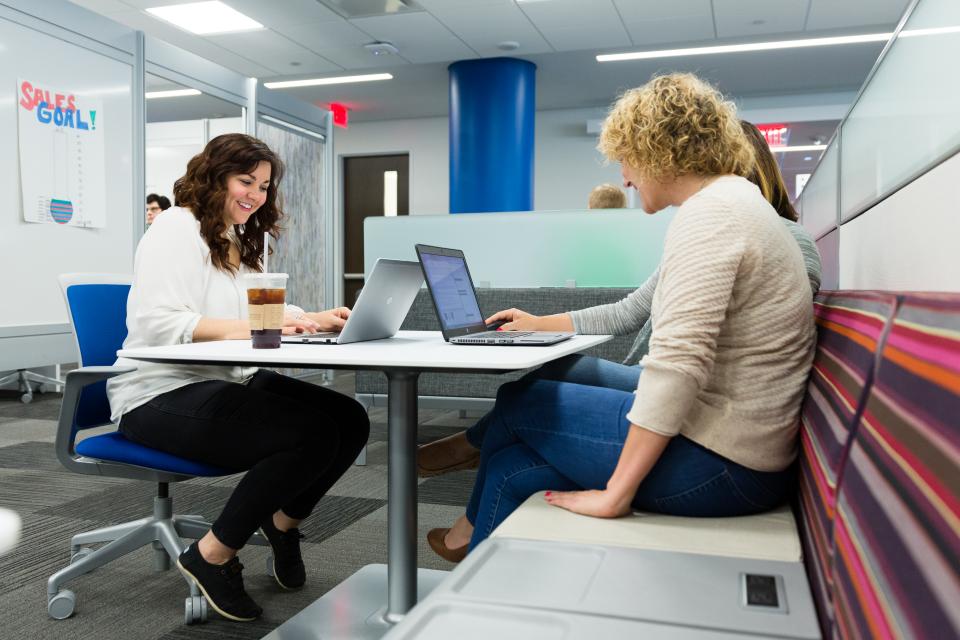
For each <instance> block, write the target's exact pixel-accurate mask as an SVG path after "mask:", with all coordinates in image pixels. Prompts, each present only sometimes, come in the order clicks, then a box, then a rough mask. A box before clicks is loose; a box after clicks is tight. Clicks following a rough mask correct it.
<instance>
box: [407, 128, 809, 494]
mask: <svg viewBox="0 0 960 640" xmlns="http://www.w3.org/2000/svg"><path fill="white" fill-rule="evenodd" d="M740 126H741V127H742V129H743V132H744V134H746V136H747V139H748V140H749V141H750V143H751V145H752V146H753V151H754V158H755V163H754V165H753V168H752V170H751V171H750V172H749V174H748V175H747V176H745V177H746V178H747V179H748V180H750V182H752V183H754V184H755V185H757V187H758V188H759V189H760V192H761V193H762V194H763V197H764V198H766V200H767V202H769V203H770V204H771V206H773V208H774V209H776V211H777V214H778V215H779V216H780V220H781V222H782V223H783V224H784V225H786V227H787V230H788V231H790V234H791V235H792V236H793V239H794V240H796V242H797V245H798V246H799V247H800V251H801V253H802V254H803V261H804V265H805V267H806V270H807V280H808V282H809V284H810V290H811V294H810V295H811V297H813V296H815V295H816V294H817V291H819V290H820V274H821V264H820V253H819V252H818V251H817V245H816V243H815V242H814V240H813V237H812V236H811V235H810V233H809V232H808V231H807V230H806V228H804V227H802V226H801V225H799V224H798V223H797V218H798V216H797V211H796V209H794V208H793V205H792V204H791V203H790V197H789V196H788V194H787V187H786V185H785V184H784V182H783V175H782V174H781V173H780V167H779V166H778V165H777V161H776V159H775V158H774V157H773V153H772V152H771V151H770V146H769V145H768V144H767V141H766V138H764V137H763V134H762V133H761V132H760V130H759V129H757V127H755V126H754V125H753V124H751V123H749V122H747V121H746V120H741V121H740ZM601 186H604V185H601ZM599 188H600V187H597V189H599ZM594 191H596V189H595V190H594ZM617 191H618V192H619V191H620V190H619V189H617ZM620 193H621V194H622V192H620ZM591 197H592V195H591ZM659 277H660V269H659V267H658V268H657V269H656V270H655V271H654V272H653V274H652V275H651V276H650V277H649V278H648V279H647V281H646V282H644V283H643V284H642V285H641V286H640V288H639V289H637V290H636V291H635V292H633V293H632V294H630V295H629V296H627V297H626V298H624V299H623V300H621V301H620V302H616V303H612V304H606V305H600V306H597V307H591V308H589V309H581V310H579V311H571V312H569V313H568V314H566V315H569V316H570V320H571V322H572V323H573V326H574V329H575V330H576V331H577V332H578V333H584V334H591V333H592V334H599V333H604V334H605V333H612V334H614V335H618V336H620V335H628V334H630V333H633V332H634V331H637V329H638V328H639V332H638V333H637V337H636V339H635V340H634V342H633V346H631V347H630V351H629V352H628V354H627V357H626V358H624V360H623V363H622V364H619V365H618V364H617V363H615V362H610V361H608V360H602V359H600V358H596V357H593V356H584V355H581V354H574V355H571V356H567V357H565V358H560V359H558V360H554V361H553V362H550V363H547V364H545V365H543V366H542V367H540V368H539V369H536V370H535V371H533V372H531V373H530V374H528V376H535V377H539V378H544V379H548V380H562V381H566V382H577V383H580V384H588V385H593V386H601V387H610V388H615V389H624V390H627V391H632V390H633V389H635V388H636V387H637V381H638V380H639V378H640V364H639V363H640V361H641V360H642V359H643V357H644V356H645V355H647V350H648V349H649V346H650V334H651V332H652V331H653V322H652V321H651V318H650V308H651V305H652V303H653V293H654V291H655V290H656V286H657V280H658V279H659ZM510 312H512V313H513V314H514V316H515V317H517V318H520V317H522V316H524V315H525V314H524V312H522V311H520V310H519V309H512V310H510ZM495 317H498V316H493V317H491V318H490V319H488V320H487V322H488V323H489V322H491V321H493V318H495ZM527 317H528V320H527V322H529V323H531V325H530V326H531V327H536V328H539V327H540V326H541V325H540V324H537V323H538V322H539V321H540V319H539V318H537V317H536V316H530V315H527ZM488 425H489V423H488V422H487V420H486V419H484V418H481V419H480V420H478V421H477V423H476V424H474V425H473V426H472V427H470V428H469V429H467V430H466V431H460V432H458V433H455V434H453V435H450V436H447V437H445V438H440V439H438V440H434V441H433V442H430V443H427V444H424V445H420V447H419V448H418V449H417V472H418V474H419V475H420V476H421V477H424V478H429V477H432V476H438V475H443V474H445V473H450V472H451V471H459V470H463V469H475V468H476V467H477V465H479V464H480V448H481V446H482V444H483V438H484V434H485V433H486V430H487V427H488Z"/></svg>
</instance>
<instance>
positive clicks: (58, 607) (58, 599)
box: [47, 589, 77, 620]
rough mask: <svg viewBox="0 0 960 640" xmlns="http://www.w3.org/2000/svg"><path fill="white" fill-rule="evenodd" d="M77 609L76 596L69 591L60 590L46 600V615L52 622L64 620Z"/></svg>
mask: <svg viewBox="0 0 960 640" xmlns="http://www.w3.org/2000/svg"><path fill="white" fill-rule="evenodd" d="M76 608H77V594H75V593H74V592H73V591H70V589H61V590H60V591H59V592H57V594H56V595H55V596H53V597H51V598H49V599H48V600H47V613H48V614H50V617H51V618H53V619H54V620H66V619H67V618H69V617H70V616H72V615H73V612H74V610H75V609H76Z"/></svg>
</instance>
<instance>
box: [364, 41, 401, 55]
mask: <svg viewBox="0 0 960 640" xmlns="http://www.w3.org/2000/svg"><path fill="white" fill-rule="evenodd" d="M363 48H364V49H366V50H367V51H369V52H370V53H372V54H373V55H375V56H396V55H399V54H400V50H399V49H397V48H396V47H395V46H393V44H391V43H389V42H371V43H369V44H365V45H363Z"/></svg>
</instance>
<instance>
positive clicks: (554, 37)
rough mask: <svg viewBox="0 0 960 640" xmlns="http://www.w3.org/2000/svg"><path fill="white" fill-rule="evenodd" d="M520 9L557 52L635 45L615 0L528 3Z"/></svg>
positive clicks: (553, 0) (569, 0)
mask: <svg viewBox="0 0 960 640" xmlns="http://www.w3.org/2000/svg"><path fill="white" fill-rule="evenodd" d="M520 8H521V9H522V10H523V12H524V13H525V14H526V15H527V17H528V18H530V21H531V22H533V24H534V26H535V27H536V28H537V30H538V31H539V32H540V33H542V34H543V37H544V38H546V39H547V42H549V43H550V45H551V46H552V47H553V48H554V49H555V50H557V51H575V50H578V49H590V48H607V47H623V46H628V45H630V44H631V42H630V36H629V35H627V30H626V28H624V26H623V22H622V21H621V20H620V15H619V14H618V13H617V10H616V8H615V7H614V6H613V1H612V0H591V2H583V1H582V0H551V1H550V2H525V3H523V4H521V5H520Z"/></svg>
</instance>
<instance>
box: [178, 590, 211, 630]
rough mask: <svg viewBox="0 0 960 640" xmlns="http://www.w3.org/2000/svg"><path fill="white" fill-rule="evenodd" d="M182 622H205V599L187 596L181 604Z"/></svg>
mask: <svg viewBox="0 0 960 640" xmlns="http://www.w3.org/2000/svg"><path fill="white" fill-rule="evenodd" d="M183 621H184V623H185V624H188V625H189V624H197V623H199V622H206V621H207V599H206V598H204V597H203V596H187V598H186V599H185V600H184V602H183Z"/></svg>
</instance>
